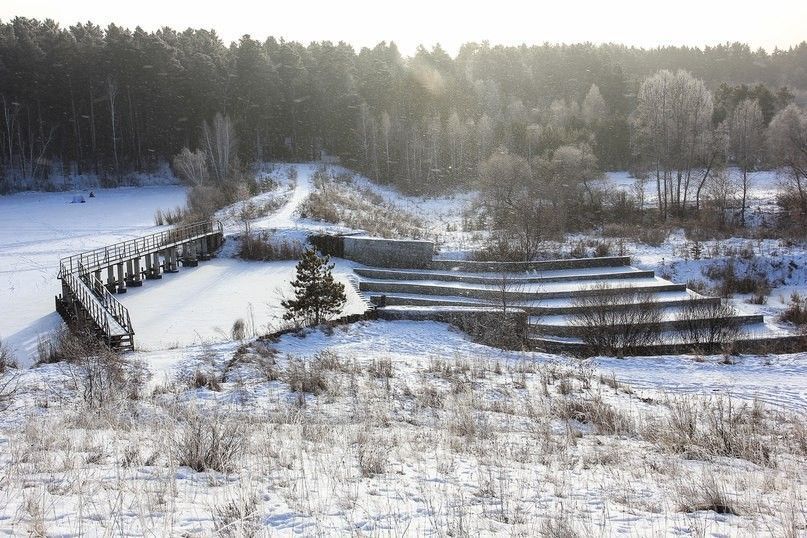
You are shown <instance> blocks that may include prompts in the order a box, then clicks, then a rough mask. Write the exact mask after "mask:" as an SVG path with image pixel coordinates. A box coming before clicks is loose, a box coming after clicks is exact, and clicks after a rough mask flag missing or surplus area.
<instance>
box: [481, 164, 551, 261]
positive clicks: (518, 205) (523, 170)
mask: <svg viewBox="0 0 807 538" xmlns="http://www.w3.org/2000/svg"><path fill="white" fill-rule="evenodd" d="M479 176H480V202H481V205H482V207H483V208H484V210H485V212H486V214H487V216H488V219H489V223H490V226H491V228H492V230H491V232H492V235H494V236H497V239H498V241H499V242H500V243H505V244H506V246H507V247H508V248H507V250H510V249H511V247H513V246H515V250H517V251H518V254H519V255H520V256H522V257H523V258H525V259H532V258H533V257H534V256H535V255H536V254H537V253H538V248H539V246H540V244H541V241H542V240H543V238H544V233H545V227H544V226H543V221H544V206H545V201H544V199H543V197H542V196H541V195H540V193H539V192H538V189H537V184H536V183H535V182H534V181H533V180H532V177H531V174H530V167H529V164H528V163H527V161H526V159H524V158H522V157H518V156H514V155H509V154H506V153H497V154H495V155H492V156H491V157H490V158H489V159H487V160H486V161H485V162H483V163H482V164H481V165H480V167H479ZM513 243H514V245H513Z"/></svg>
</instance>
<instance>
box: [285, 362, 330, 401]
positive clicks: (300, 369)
mask: <svg viewBox="0 0 807 538" xmlns="http://www.w3.org/2000/svg"><path fill="white" fill-rule="evenodd" d="M284 381H286V383H288V385H289V389H290V390H291V391H292V392H299V393H308V394H314V395H319V394H322V393H323V392H325V391H326V390H328V383H327V381H325V370H324V368H322V366H321V365H320V364H318V363H317V362H316V361H315V362H312V363H311V364H306V363H305V362H303V361H302V360H299V359H292V360H290V361H289V365H288V367H287V368H286V372H285V378H284Z"/></svg>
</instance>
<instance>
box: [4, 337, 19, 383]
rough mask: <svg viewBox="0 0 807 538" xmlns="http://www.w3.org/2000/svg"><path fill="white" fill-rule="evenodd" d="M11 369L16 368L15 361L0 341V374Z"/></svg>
mask: <svg viewBox="0 0 807 538" xmlns="http://www.w3.org/2000/svg"><path fill="white" fill-rule="evenodd" d="M11 368H17V361H16V359H14V357H13V356H12V355H11V350H10V349H8V346H7V345H6V343H5V342H3V340H2V339H0V374H4V373H5V372H6V371H8V370H9V369H11Z"/></svg>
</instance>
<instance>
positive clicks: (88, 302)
mask: <svg viewBox="0 0 807 538" xmlns="http://www.w3.org/2000/svg"><path fill="white" fill-rule="evenodd" d="M62 281H63V282H64V283H65V284H66V285H67V286H68V287H69V288H70V290H71V291H72V292H73V294H74V295H75V296H76V299H77V300H78V301H79V302H80V303H81V305H82V306H83V307H84V309H85V310H86V311H87V313H88V314H89V315H90V317H91V318H92V319H93V321H94V322H95V324H96V325H97V326H98V327H99V328H100V329H101V330H102V331H103V332H104V334H105V335H106V336H107V337H109V336H110V334H111V330H110V327H109V316H108V314H109V312H108V311H107V310H106V309H104V307H103V306H102V305H101V303H100V302H98V301H95V300H93V296H92V291H91V290H90V288H89V287H88V286H87V285H86V284H85V283H84V281H83V280H82V279H81V278H80V277H79V275H78V274H77V273H66V274H65V275H64V276H62Z"/></svg>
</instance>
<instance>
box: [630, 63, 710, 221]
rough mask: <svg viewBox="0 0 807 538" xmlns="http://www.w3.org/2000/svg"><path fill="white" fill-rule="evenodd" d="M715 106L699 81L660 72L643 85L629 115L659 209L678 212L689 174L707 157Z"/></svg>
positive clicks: (683, 204)
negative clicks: (649, 168)
mask: <svg viewBox="0 0 807 538" xmlns="http://www.w3.org/2000/svg"><path fill="white" fill-rule="evenodd" d="M713 109H714V104H713V101H712V94H711V93H710V92H709V90H708V89H707V88H706V86H705V85H704V83H703V81H701V80H699V79H696V78H694V77H693V76H692V75H691V74H689V73H688V72H686V71H680V70H679V71H677V72H676V73H673V72H671V71H668V70H662V71H659V72H658V73H656V74H655V75H653V76H651V77H648V78H647V79H645V81H644V82H643V83H642V85H641V87H640V89H639V95H638V97H637V107H636V113H635V116H634V125H635V129H634V136H635V138H636V144H637V145H638V146H639V149H640V150H641V151H642V152H643V153H644V154H645V155H646V158H647V159H648V160H649V161H650V162H649V164H650V165H652V167H653V168H654V169H655V173H656V189H657V194H658V203H659V211H660V212H661V214H662V216H663V217H665V218H666V216H667V215H668V213H669V212H670V211H672V212H674V213H676V214H681V213H682V212H683V211H684V210H685V208H686V204H687V200H688V195H689V190H690V185H691V182H692V172H693V171H694V170H695V169H697V168H699V167H701V166H703V164H704V160H705V159H706V154H707V149H708V147H709V145H708V133H709V132H710V126H711V119H712V112H713Z"/></svg>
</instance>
